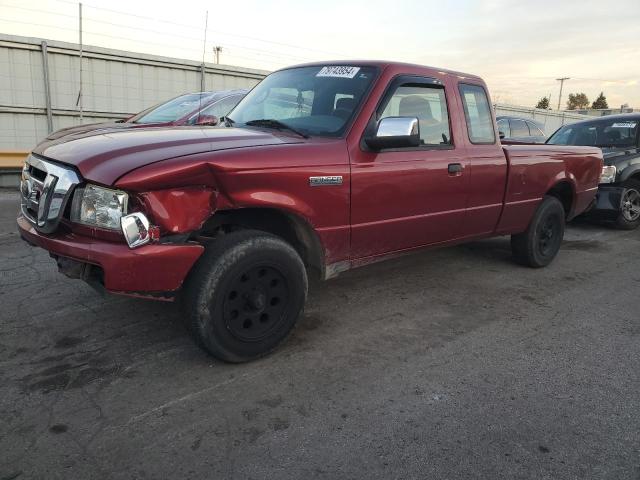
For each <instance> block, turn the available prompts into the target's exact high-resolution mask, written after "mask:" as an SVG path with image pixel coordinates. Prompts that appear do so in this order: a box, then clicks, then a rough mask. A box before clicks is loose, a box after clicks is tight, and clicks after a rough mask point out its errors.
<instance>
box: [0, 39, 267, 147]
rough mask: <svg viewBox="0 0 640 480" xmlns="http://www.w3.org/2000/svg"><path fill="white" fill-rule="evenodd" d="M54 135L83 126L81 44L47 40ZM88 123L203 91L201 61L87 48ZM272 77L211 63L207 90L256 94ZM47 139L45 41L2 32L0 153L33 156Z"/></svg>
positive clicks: (85, 99) (207, 66)
mask: <svg viewBox="0 0 640 480" xmlns="http://www.w3.org/2000/svg"><path fill="white" fill-rule="evenodd" d="M46 44H47V45H46V51H47V54H46V59H47V63H48V73H49V89H50V93H51V114H52V127H53V130H58V129H60V128H64V127H68V126H72V125H76V124H79V123H80V118H79V110H78V107H77V101H78V92H79V89H80V81H79V57H78V46H77V45H75V44H70V43H65V42H56V41H47V42H46ZM82 65H83V71H84V73H83V110H84V113H83V117H84V118H83V123H94V122H101V121H107V120H113V119H118V118H124V117H126V116H128V115H130V114H132V113H136V112H138V111H140V110H143V109H145V108H147V107H149V106H152V105H154V104H156V103H159V102H162V101H164V100H167V99H169V98H171V97H174V96H176V95H179V94H182V93H186V92H194V91H199V90H200V85H201V76H202V67H201V64H199V63H198V62H193V61H190V60H182V59H177V58H168V57H159V56H155V55H146V54H138V53H133V52H125V51H121V50H111V49H107V48H100V47H91V46H86V47H85V48H84V59H83V63H82ZM267 73H268V72H266V71H263V70H253V69H247V68H241V67H230V66H225V65H215V64H205V74H204V76H205V90H225V89H231V88H251V87H252V86H254V85H255V84H256V83H258V82H259V81H260V80H261V79H262V78H263V77H264V76H265V75H266V74H267ZM47 133H48V122H47V98H46V90H45V69H44V55H43V48H42V40H39V39H35V38H27V37H18V36H12V35H4V34H0V150H29V149H30V148H32V147H33V146H34V145H35V144H36V143H37V142H38V141H39V140H41V139H42V138H43V137H45V136H46V135H47Z"/></svg>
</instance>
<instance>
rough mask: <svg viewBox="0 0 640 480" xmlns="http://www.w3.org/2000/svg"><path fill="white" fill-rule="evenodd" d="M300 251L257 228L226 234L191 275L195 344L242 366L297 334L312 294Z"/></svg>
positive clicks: (187, 298) (187, 304)
mask: <svg viewBox="0 0 640 480" xmlns="http://www.w3.org/2000/svg"><path fill="white" fill-rule="evenodd" d="M307 288H308V284H307V274H306V271H305V268H304V265H303V263H302V260H301V259H300V256H299V255H298V253H297V252H296V250H295V249H294V248H293V247H292V246H291V245H289V244H288V243H286V242H285V241H283V240H282V239H280V238H278V237H276V236H274V235H270V234H267V233H264V232H260V231H256V230H245V231H238V232H233V233H229V234H225V235H221V236H220V237H219V238H218V239H216V240H215V241H214V242H212V243H211V244H210V245H209V246H208V247H207V249H206V250H205V252H204V254H203V255H202V257H201V258H200V260H199V261H198V263H197V264H196V266H195V268H194V269H193V271H192V272H191V274H190V275H189V278H188V280H187V282H186V285H185V290H184V292H185V294H184V298H183V303H184V308H185V310H186V315H187V321H188V326H189V329H190V331H191V333H192V335H193V336H194V337H195V340H196V342H197V343H198V345H200V346H201V347H202V348H204V349H205V350H206V351H207V352H209V353H210V354H212V355H213V356H215V357H217V358H219V359H220V360H224V361H226V362H232V363H240V362H247V361H250V360H254V359H256V358H259V357H262V356H264V355H266V354H268V353H269V352H271V351H272V350H274V349H275V348H276V347H277V346H278V345H279V344H280V343H281V342H282V341H283V340H284V339H285V338H286V337H287V336H288V335H289V333H290V332H291V331H292V330H293V327H294V326H295V324H296V321H297V319H298V317H299V316H300V313H301V312H302V309H303V307H304V303H305V300H306V296H307Z"/></svg>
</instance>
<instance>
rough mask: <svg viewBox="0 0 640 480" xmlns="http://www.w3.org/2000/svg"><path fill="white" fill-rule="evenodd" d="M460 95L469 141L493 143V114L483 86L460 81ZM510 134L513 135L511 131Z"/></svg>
mask: <svg viewBox="0 0 640 480" xmlns="http://www.w3.org/2000/svg"><path fill="white" fill-rule="evenodd" d="M460 95H461V96H462V105H463V107H464V118H465V120H466V122H467V131H468V132H469V140H471V143H495V142H496V134H495V132H494V130H493V115H492V113H491V106H490V105H489V100H488V99H487V94H486V92H485V91H484V88H482V87H479V86H478V85H467V84H464V83H461V84H460ZM511 135H512V136H513V135H514V134H513V132H511Z"/></svg>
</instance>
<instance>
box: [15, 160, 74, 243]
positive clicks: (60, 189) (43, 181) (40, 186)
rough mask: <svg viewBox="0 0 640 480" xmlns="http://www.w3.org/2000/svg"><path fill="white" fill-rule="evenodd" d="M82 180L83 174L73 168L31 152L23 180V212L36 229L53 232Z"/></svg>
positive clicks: (21, 184) (23, 173) (25, 166)
mask: <svg viewBox="0 0 640 480" xmlns="http://www.w3.org/2000/svg"><path fill="white" fill-rule="evenodd" d="M78 183H80V177H78V175H77V174H76V172H75V171H73V170H72V169H71V168H67V167H63V166H60V165H58V164H55V163H53V162H49V161H47V160H43V159H41V158H39V157H36V156H34V155H29V157H28V158H27V160H26V161H25V164H24V167H23V168H22V180H21V182H20V193H21V202H20V203H21V210H22V214H23V215H24V216H25V218H27V220H29V221H30V222H31V223H32V224H33V225H34V226H35V228H36V230H38V231H40V232H42V233H51V232H53V231H54V230H55V229H56V228H57V227H58V223H59V222H60V218H62V215H63V213H64V209H65V207H66V205H67V202H68V200H69V197H70V196H71V192H72V191H73V187H75V186H76V185H77V184H78Z"/></svg>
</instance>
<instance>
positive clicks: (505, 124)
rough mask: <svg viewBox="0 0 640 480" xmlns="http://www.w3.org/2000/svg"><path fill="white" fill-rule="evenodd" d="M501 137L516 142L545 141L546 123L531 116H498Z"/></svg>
mask: <svg viewBox="0 0 640 480" xmlns="http://www.w3.org/2000/svg"><path fill="white" fill-rule="evenodd" d="M496 121H497V122H498V131H499V133H500V139H501V140H504V141H506V142H514V143H544V142H545V140H546V139H547V136H546V135H545V133H544V125H542V124H541V123H539V122H536V121H535V120H531V119H530V118H519V117H508V116H504V115H501V116H498V117H496Z"/></svg>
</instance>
